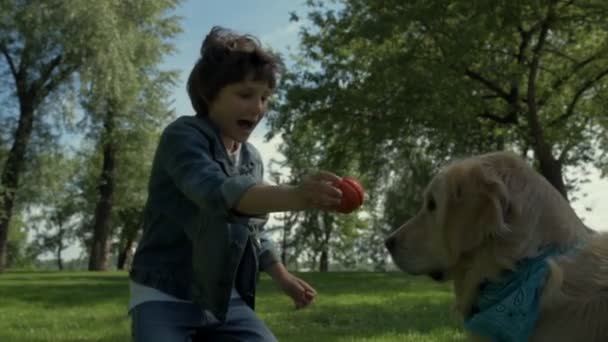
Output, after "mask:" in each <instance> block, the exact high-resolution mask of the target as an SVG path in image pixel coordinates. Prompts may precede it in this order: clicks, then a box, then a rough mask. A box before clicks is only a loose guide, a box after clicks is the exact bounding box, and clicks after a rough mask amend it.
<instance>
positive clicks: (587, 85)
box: [549, 68, 608, 126]
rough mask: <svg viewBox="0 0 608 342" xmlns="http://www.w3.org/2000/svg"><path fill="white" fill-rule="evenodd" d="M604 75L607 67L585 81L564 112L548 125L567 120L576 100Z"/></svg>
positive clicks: (571, 113) (607, 71) (606, 72)
mask: <svg viewBox="0 0 608 342" xmlns="http://www.w3.org/2000/svg"><path fill="white" fill-rule="evenodd" d="M606 75H608V68H607V69H604V70H603V71H602V72H600V73H599V74H598V75H597V76H595V77H594V78H593V79H590V80H588V81H587V82H585V83H584V84H583V85H582V86H581V87H580V88H579V89H578V90H577V91H576V93H575V94H574V97H573V98H572V101H570V103H569V104H568V107H567V108H566V112H565V113H564V114H562V115H560V116H559V117H557V118H555V120H553V121H551V122H550V123H549V126H554V125H557V124H559V123H561V122H563V121H565V120H567V119H568V118H570V117H571V116H572V115H574V109H575V108H576V105H577V104H578V101H579V100H580V98H581V97H582V96H583V94H584V93H585V92H586V91H587V90H589V89H590V88H591V87H593V85H594V84H595V83H596V82H598V81H600V80H601V79H602V78H604V77H605V76H606Z"/></svg>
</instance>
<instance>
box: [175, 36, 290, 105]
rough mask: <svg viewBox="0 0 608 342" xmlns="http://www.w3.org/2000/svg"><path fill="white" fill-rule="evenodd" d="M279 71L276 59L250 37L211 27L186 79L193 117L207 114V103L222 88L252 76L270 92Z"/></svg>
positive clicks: (279, 65)
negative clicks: (261, 82)
mask: <svg viewBox="0 0 608 342" xmlns="http://www.w3.org/2000/svg"><path fill="white" fill-rule="evenodd" d="M281 69H282V62H281V60H280V58H279V57H278V56H276V55H274V54H272V53H271V52H268V51H265V50H264V49H262V47H261V45H260V42H259V41H258V39H257V38H255V37H254V36H251V35H240V34H237V33H235V32H233V31H231V30H228V29H225V28H223V27H219V26H215V27H213V28H212V29H211V31H210V32H209V34H208V35H207V37H205V40H204V41H203V45H202V46H201V51H200V57H199V59H198V61H197V62H196V64H195V65H194V67H193V68H192V71H191V72H190V76H189V77H188V85H187V89H188V96H189V97H190V101H191V102H192V107H193V108H194V110H195V111H196V114H197V115H207V113H208V103H210V102H212V101H213V100H214V99H215V97H216V96H217V95H218V93H219V91H220V90H221V89H222V88H223V87H225V86H227V85H229V84H231V83H236V82H240V81H243V80H245V79H246V78H247V77H252V79H253V80H256V81H266V82H268V86H269V87H270V88H271V89H274V88H275V87H276V85H277V78H278V75H279V73H280V71H281Z"/></svg>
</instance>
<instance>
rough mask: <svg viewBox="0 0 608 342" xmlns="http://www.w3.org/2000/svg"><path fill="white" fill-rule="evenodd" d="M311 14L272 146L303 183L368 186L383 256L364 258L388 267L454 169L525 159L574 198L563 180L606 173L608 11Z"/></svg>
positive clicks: (490, 8) (439, 9) (323, 5)
mask: <svg viewBox="0 0 608 342" xmlns="http://www.w3.org/2000/svg"><path fill="white" fill-rule="evenodd" d="M307 4H308V20H307V21H306V22H305V23H304V25H303V26H302V27H303V29H302V30H301V32H300V40H301V41H300V43H301V53H300V55H299V59H298V62H297V63H296V65H295V66H294V68H293V69H292V70H291V72H289V73H288V74H287V75H285V77H284V82H283V84H282V86H281V89H280V92H279V103H280V105H279V106H277V110H276V111H275V112H273V113H271V115H270V118H269V122H270V124H271V134H270V136H273V135H274V134H280V135H281V137H282V138H283V139H284V140H285V142H286V143H285V144H284V145H283V146H282V150H281V152H282V153H283V154H284V155H285V158H286V161H285V166H287V167H289V168H290V169H291V170H292V171H293V172H295V173H296V174H300V173H302V172H304V171H305V170H310V169H315V168H326V169H329V170H331V171H334V172H336V173H339V174H354V175H357V176H359V177H361V178H362V179H363V181H364V184H365V186H366V189H367V192H368V194H369V195H370V198H371V199H372V201H371V203H370V204H371V205H369V206H367V207H366V209H367V210H368V212H369V214H370V215H371V218H372V219H371V221H370V227H368V228H369V229H368V231H367V232H365V231H364V232H363V233H364V235H363V236H365V239H366V241H374V242H373V243H371V246H375V247H376V248H366V249H365V250H366V251H369V253H371V254H370V257H372V259H374V260H377V262H378V263H379V264H382V262H383V260H384V259H385V258H382V257H381V254H382V251H381V241H382V238H383V236H385V235H386V233H387V232H388V231H390V230H392V229H394V228H396V227H397V226H399V225H400V224H402V223H403V222H404V221H405V220H406V219H407V217H410V215H411V214H413V213H414V212H415V211H416V210H417V208H418V206H419V203H418V201H419V198H420V194H421V193H422V191H423V186H424V185H425V184H426V182H428V180H429V177H430V175H431V174H433V173H434V172H435V171H436V170H437V169H438V168H439V167H440V166H441V165H443V164H445V163H446V162H448V161H449V160H451V159H454V158H458V157H461V156H467V155H470V154H476V153H483V152H487V151H492V150H500V149H510V150H514V151H516V152H518V153H520V154H521V155H522V156H526V157H529V158H531V159H533V160H534V161H535V165H536V166H537V167H538V169H539V171H540V172H541V173H543V174H544V175H545V176H546V177H547V178H548V180H549V181H550V182H551V183H552V184H554V185H555V186H556V187H557V188H558V190H560V191H562V193H564V195H566V193H567V190H571V189H573V188H576V186H577V184H578V182H579V181H582V180H580V179H565V176H563V174H564V170H565V169H567V168H575V167H581V166H584V165H586V164H587V163H589V162H594V163H595V164H596V166H598V167H604V168H605V165H607V161H608V160H607V159H606V156H607V154H606V152H607V151H608V150H607V147H608V144H606V141H607V140H606V137H607V136H608V134H607V131H606V118H607V117H608V116H607V115H606V113H605V110H604V108H605V106H604V104H605V103H606V98H607V96H606V92H605V91H604V90H605V89H606V87H608V30H607V29H606V28H607V24H606V20H605V18H606V14H608V3H606V2H602V1H585V2H573V1H536V2H521V1H515V2H513V1H506V0H505V1H475V2H471V1H464V0H440V1H422V0H420V1H418V0H415V1H406V2H403V1H396V0H390V1H381V2H377V1H366V0H343V1H334V2H331V3H328V2H321V1H308V2H307ZM299 17H303V16H299V15H292V19H293V20H299V19H298V18H299ZM598 151H599V153H598ZM563 183H566V186H565V187H563V188H562V184H563ZM378 246H380V247H378ZM362 248H363V247H362ZM372 251H374V252H372Z"/></svg>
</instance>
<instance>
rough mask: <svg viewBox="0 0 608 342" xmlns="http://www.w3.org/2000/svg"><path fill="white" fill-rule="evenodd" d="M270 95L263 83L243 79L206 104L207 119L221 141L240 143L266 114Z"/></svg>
mask: <svg viewBox="0 0 608 342" xmlns="http://www.w3.org/2000/svg"><path fill="white" fill-rule="evenodd" d="M271 94H272V89H270V87H269V86H268V83H267V82H265V81H254V80H251V79H250V78H247V79H245V80H244V81H241V82H237V83H232V84H229V85H227V86H225V87H224V88H222V89H221V90H220V91H219V93H218V95H217V97H216V98H215V100H214V101H212V102H211V103H210V104H209V118H210V119H211V121H213V122H214V123H215V124H216V125H218V127H219V128H220V131H221V132H222V134H223V135H224V136H225V137H227V138H230V139H232V140H235V141H237V142H239V143H243V142H245V141H246V140H247V139H248V138H249V136H250V135H251V132H253V129H254V128H255V127H256V126H257V124H258V123H259V122H260V120H262V118H263V117H264V114H266V110H267V109H268V100H269V98H270V95H271Z"/></svg>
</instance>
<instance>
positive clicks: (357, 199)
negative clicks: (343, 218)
mask: <svg viewBox="0 0 608 342" xmlns="http://www.w3.org/2000/svg"><path fill="white" fill-rule="evenodd" d="M334 185H335V186H336V187H337V188H338V189H340V190H341V191H342V202H341V203H340V206H339V207H338V208H337V209H336V211H338V212H340V213H344V214H348V213H351V212H353V211H354V210H355V209H357V208H359V207H360V206H361V205H362V204H363V199H364V196H365V192H364V191H363V186H361V184H360V183H359V182H358V181H357V180H356V179H354V178H352V177H342V181H340V182H336V183H335V184H334Z"/></svg>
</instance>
